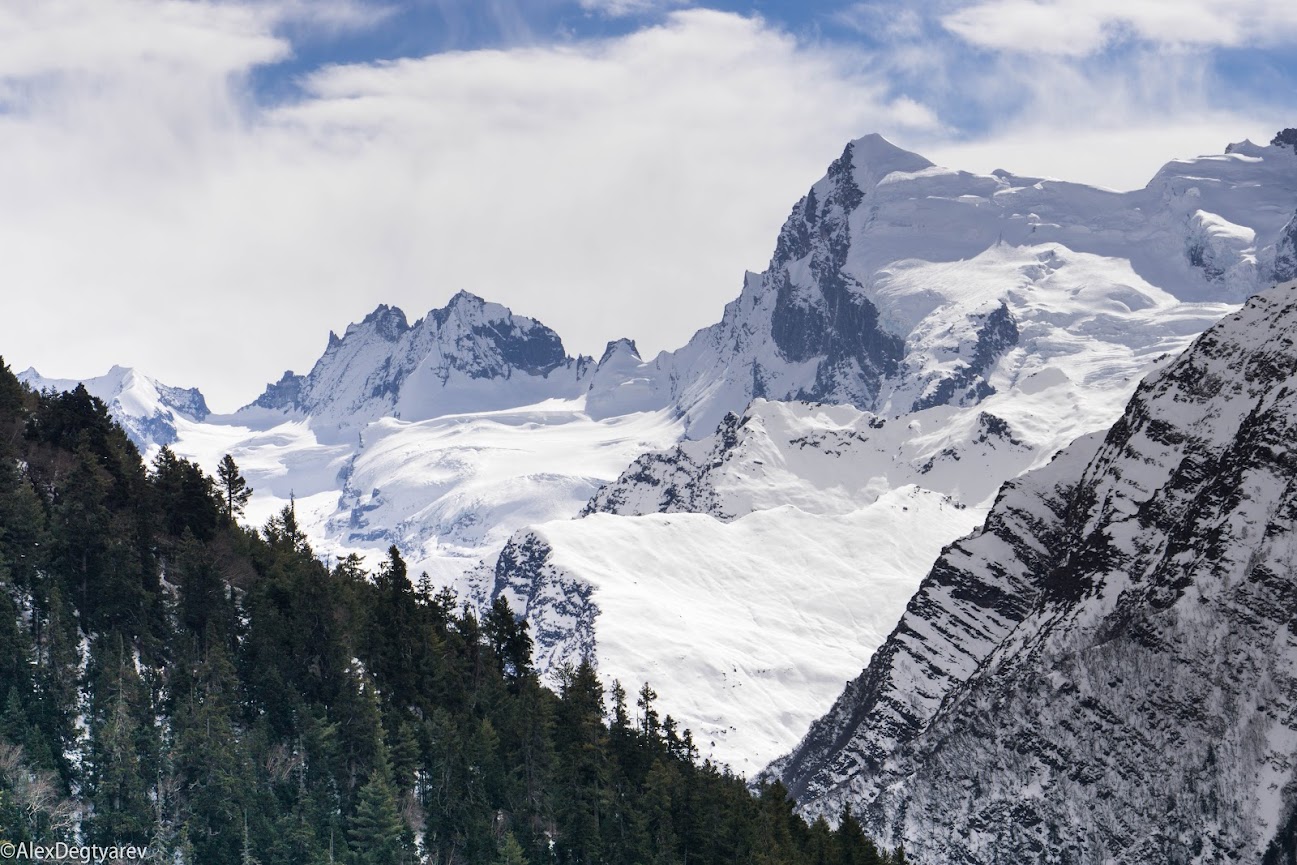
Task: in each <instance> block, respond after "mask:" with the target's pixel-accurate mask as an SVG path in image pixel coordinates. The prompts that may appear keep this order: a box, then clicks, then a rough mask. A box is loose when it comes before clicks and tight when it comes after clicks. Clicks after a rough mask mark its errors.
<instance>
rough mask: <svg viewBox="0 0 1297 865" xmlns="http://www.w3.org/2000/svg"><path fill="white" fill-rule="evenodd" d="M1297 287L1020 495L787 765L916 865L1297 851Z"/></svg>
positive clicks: (1224, 331) (907, 618)
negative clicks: (901, 844) (1296, 758)
mask: <svg viewBox="0 0 1297 865" xmlns="http://www.w3.org/2000/svg"><path fill="white" fill-rule="evenodd" d="M1295 383H1297V285H1294V284H1290V285H1288V286H1285V287H1281V288H1276V289H1273V290H1271V291H1269V292H1265V293H1262V294H1260V295H1258V296H1256V297H1254V298H1252V299H1251V300H1250V301H1248V303H1247V305H1246V306H1245V307H1244V308H1243V309H1242V310H1241V311H1240V312H1238V313H1237V314H1235V315H1231V316H1229V317H1228V318H1227V319H1226V320H1224V321H1223V322H1221V323H1220V324H1219V325H1217V326H1216V327H1214V328H1212V329H1211V330H1209V331H1208V332H1207V333H1205V334H1204V335H1203V336H1202V337H1200V338H1199V339H1198V340H1197V342H1196V343H1195V344H1194V346H1193V347H1192V348H1191V349H1190V350H1189V351H1187V352H1186V353H1185V354H1184V355H1183V356H1181V357H1180V358H1179V359H1177V360H1176V361H1175V362H1174V363H1172V364H1171V365H1170V366H1169V367H1167V369H1166V370H1164V371H1163V372H1160V373H1158V374H1155V375H1153V376H1151V377H1150V378H1149V379H1148V380H1146V381H1145V382H1144V383H1143V384H1142V385H1141V386H1140V388H1139V390H1138V391H1137V392H1136V394H1135V396H1134V398H1133V399H1132V400H1131V402H1130V404H1129V405H1128V407H1127V409H1126V412H1125V414H1124V415H1123V416H1122V417H1121V418H1120V419H1119V420H1118V421H1117V423H1116V424H1115V425H1114V426H1113V427H1112V429H1111V430H1110V431H1109V432H1108V433H1107V434H1106V435H1105V436H1091V437H1087V438H1086V439H1083V440H1081V441H1078V442H1077V443H1075V444H1074V445H1073V446H1071V447H1070V448H1068V449H1067V450H1066V451H1064V452H1063V454H1062V455H1060V456H1059V457H1058V458H1057V459H1056V460H1055V461H1054V462H1053V463H1052V464H1051V465H1049V466H1047V467H1045V468H1042V469H1040V470H1038V471H1036V472H1033V473H1029V474H1027V475H1024V476H1023V477H1021V478H1019V479H1018V480H1016V481H1013V482H1011V483H1009V484H1006V485H1005V488H1004V489H1003V490H1002V492H1001V493H1000V495H999V498H998V500H997V502H996V504H995V506H994V508H993V509H992V510H991V513H990V515H989V517H988V518H987V521H986V524H985V525H984V526H983V528H981V529H979V530H978V531H977V532H976V533H974V534H973V535H972V536H970V537H969V538H966V539H964V540H962V541H960V542H958V543H957V544H955V545H953V546H952V547H951V548H949V549H948V550H947V551H946V552H945V553H944V554H943V555H942V557H941V558H940V559H939V560H938V561H937V563H936V565H935V566H934V567H933V568H932V571H931V572H930V573H929V575H928V576H927V578H926V579H925V580H924V581H923V583H922V585H921V587H920V589H919V592H918V594H916V595H915V597H914V598H913V600H911V602H910V604H909V606H908V607H907V609H906V611H905V614H904V616H903V617H902V619H901V621H900V624H898V625H897V627H896V629H895V631H894V632H893V633H892V634H891V636H890V637H889V638H888V639H887V641H886V643H884V644H883V646H882V647H881V648H880V649H879V651H878V652H877V653H876V654H875V656H874V658H873V660H872V661H871V662H870V664H869V666H868V668H867V669H866V670H865V671H864V673H863V674H862V675H861V676H860V678H859V679H857V680H856V681H854V682H852V683H851V684H850V685H849V686H848V687H847V689H846V691H845V692H844V693H843V694H842V696H841V697H840V698H839V700H838V702H837V704H836V705H835V706H834V707H833V709H832V710H831V711H830V713H829V714H828V715H827V716H825V717H824V718H823V719H822V720H820V721H819V722H817V723H816V724H815V725H814V726H813V727H812V730H811V732H810V734H809V735H808V736H807V737H806V739H805V740H804V741H803V742H802V744H801V745H800V746H799V747H798V748H797V749H796V750H795V751H794V752H793V753H792V754H791V755H790V756H789V757H788V758H785V759H784V760H781V761H779V762H777V763H776V765H775V766H774V767H772V770H773V773H774V774H776V775H778V776H780V777H782V778H783V779H784V781H785V783H787V785H788V786H789V788H790V789H791V790H792V792H793V793H794V794H795V795H796V796H797V797H798V798H799V800H800V801H801V803H802V805H803V807H804V808H805V809H806V811H807V812H808V813H811V814H815V813H831V812H832V809H834V808H839V807H842V806H843V805H847V804H849V805H850V806H851V807H853V808H855V809H857V810H858V811H859V812H861V813H863V814H864V815H865V818H864V823H865V825H866V827H867V828H870V829H872V830H874V831H876V832H878V833H880V834H881V835H882V837H884V838H890V839H893V840H897V841H899V840H900V839H902V838H903V839H905V841H906V849H907V850H908V851H910V852H911V854H912V855H913V856H914V858H915V860H916V861H921V862H942V863H968V865H972V863H988V862H1009V861H1013V862H1027V861H1031V862H1058V863H1073V862H1075V863H1090V862H1116V863H1145V862H1153V861H1156V862H1172V863H1182V862H1183V863H1189V862H1195V863H1196V862H1202V863H1206V862H1221V861H1250V862H1261V861H1263V860H1264V861H1265V862H1266V863H1281V862H1282V863H1291V862H1292V861H1293V855H1294V854H1293V851H1294V849H1295V845H1297V833H1295V830H1294V827H1295V826H1297V817H1294V815H1295V814H1297V775H1294V772H1293V763H1292V760H1293V754H1294V743H1295V742H1297V722H1294V717H1295V716H1294V711H1295V709H1297V687H1295V685H1294V683H1295V682H1297V620H1294V618H1293V609H1294V600H1295V599H1297V463H1295V462H1294V454H1293V449H1292V448H1293V442H1294V441H1297V391H1295V390H1294V384H1295Z"/></svg>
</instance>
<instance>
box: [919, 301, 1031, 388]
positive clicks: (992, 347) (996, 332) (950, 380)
mask: <svg viewBox="0 0 1297 865" xmlns="http://www.w3.org/2000/svg"><path fill="white" fill-rule="evenodd" d="M1017 344H1018V323H1017V322H1016V321H1014V320H1013V314H1012V313H1011V312H1009V307H1008V306H1006V305H1005V304H1003V303H1001V304H1000V305H999V306H998V307H996V308H995V309H994V310H993V311H992V312H990V313H988V314H987V315H986V316H985V317H984V318H983V319H982V322H981V324H980V325H979V326H978V329H977V342H976V343H975V344H974V345H973V356H972V357H971V358H970V359H969V362H968V363H967V364H964V365H963V366H961V367H960V368H959V370H958V371H957V372H955V373H954V374H953V375H951V376H949V377H947V378H943V379H941V381H939V382H938V383H937V386H936V388H934V389H932V390H931V391H929V392H928V393H926V394H924V395H923V396H921V397H919V398H918V399H916V400H915V401H914V406H913V407H912V408H911V409H910V410H911V411H923V410H924V409H926V408H932V407H934V406H939V405H951V404H952V403H954V404H957V405H973V404H975V403H979V402H981V401H982V400H984V399H986V398H987V397H988V396H991V395H992V394H993V393H995V388H993V387H991V384H990V382H988V381H987V380H986V376H987V374H988V373H989V372H990V370H991V366H992V365H993V364H994V363H995V360H996V358H998V357H999V356H1000V355H1002V354H1003V353H1004V352H1006V351H1008V350H1009V349H1010V348H1012V347H1013V346H1015V345H1017Z"/></svg>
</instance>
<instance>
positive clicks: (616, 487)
mask: <svg viewBox="0 0 1297 865" xmlns="http://www.w3.org/2000/svg"><path fill="white" fill-rule="evenodd" d="M746 423H747V417H746V416H744V417H742V418H740V417H739V416H738V415H736V414H734V412H729V413H728V414H726V415H725V417H724V419H722V420H721V423H720V426H719V427H717V430H716V439H715V443H714V444H713V446H712V447H711V448H710V449H708V450H707V451H706V452H701V450H700V448H699V446H698V443H695V442H686V443H685V444H682V445H677V446H676V447H674V448H672V449H671V450H669V451H663V452H661V453H647V454H644V455H643V456H640V457H638V458H637V459H636V460H635V462H633V463H631V465H630V467H629V468H628V469H626V471H624V472H622V473H621V476H620V477H618V478H617V480H615V481H613V482H612V483H610V484H608V485H606V486H604V487H603V488H602V489H601V490H599V492H598V493H596V494H595V496H594V498H592V499H590V502H589V503H588V504H587V505H586V506H585V508H584V509H583V510H582V511H581V514H580V515H581V516H583V517H585V516H589V515H590V514H596V513H606V514H621V515H623V516H625V515H630V514H639V515H643V514H659V513H660V514H670V513H695V514H711V515H712V516H714V517H716V518H717V519H720V520H726V521H728V520H731V519H734V515H733V514H728V513H725V512H724V511H723V510H722V509H721V507H720V505H719V504H718V502H717V496H716V490H715V489H714V488H713V486H712V484H711V470H712V469H713V468H719V467H720V466H721V465H723V464H724V462H725V460H726V459H727V458H728V457H729V454H730V453H731V452H732V451H733V450H734V448H735V446H736V445H737V444H738V441H739V434H740V430H741V429H742V428H743V425H744V424H746Z"/></svg>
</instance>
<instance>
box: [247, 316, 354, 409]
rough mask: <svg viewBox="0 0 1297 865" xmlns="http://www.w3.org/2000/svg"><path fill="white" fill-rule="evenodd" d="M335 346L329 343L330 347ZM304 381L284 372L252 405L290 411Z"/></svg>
mask: <svg viewBox="0 0 1297 865" xmlns="http://www.w3.org/2000/svg"><path fill="white" fill-rule="evenodd" d="M330 336H332V334H330ZM334 339H336V337H334ZM336 344H337V343H335V342H333V341H330V346H332V345H336ZM305 381H306V376H304V375H295V374H294V373H293V371H292V370H291V369H290V370H285V371H284V374H283V375H282V376H281V377H280V379H279V381H277V382H275V383H273V384H268V385H266V389H265V391H264V392H263V393H262V394H261V396H259V397H257V398H256V400H254V401H253V403H252V404H253V405H254V406H257V407H259V408H268V409H292V408H294V407H295V406H296V405H297V404H298V400H299V399H300V398H301V395H302V384H303V383H304V382H305Z"/></svg>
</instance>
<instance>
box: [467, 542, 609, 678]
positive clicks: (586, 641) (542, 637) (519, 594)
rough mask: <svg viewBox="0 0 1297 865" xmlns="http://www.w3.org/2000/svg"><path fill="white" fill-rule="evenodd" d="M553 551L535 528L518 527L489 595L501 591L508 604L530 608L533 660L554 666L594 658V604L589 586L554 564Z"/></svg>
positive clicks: (498, 565) (542, 665)
mask: <svg viewBox="0 0 1297 865" xmlns="http://www.w3.org/2000/svg"><path fill="white" fill-rule="evenodd" d="M553 552H554V551H553V549H551V548H550V546H549V544H548V543H547V542H546V540H545V539H544V538H543V537H541V536H539V535H538V534H536V533H535V532H532V531H530V530H524V531H521V532H518V533H517V534H516V535H514V536H513V537H512V538H510V539H509V543H508V544H506V545H505V547H504V549H503V550H502V551H501V552H500V558H499V559H498V560H497V562H496V565H495V571H494V578H493V585H492V588H491V591H490V593H489V597H491V598H495V597H499V596H501V595H504V596H505V597H506V598H508V599H509V603H510V606H512V608H513V609H515V610H519V611H522V610H526V611H529V615H528V624H529V625H530V629H531V634H532V638H533V640H534V641H535V644H536V652H537V658H536V661H537V666H538V667H539V668H541V669H548V670H554V671H557V670H558V669H559V667H560V666H561V665H560V663H559V660H561V659H564V658H571V657H588V658H591V659H593V658H594V654H595V643H594V621H595V617H596V616H598V615H599V607H598V606H597V605H596V604H595V603H594V601H593V599H592V597H593V594H594V589H593V587H592V586H591V585H590V584H589V583H587V582H585V581H583V580H578V579H576V578H574V577H572V576H571V575H569V574H568V573H567V572H565V571H564V570H562V569H561V568H558V567H556V566H555V565H554V564H553V563H552V562H551V558H552V557H553ZM530 611H537V612H536V614H535V615H531V614H530ZM555 659H558V660H555Z"/></svg>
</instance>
